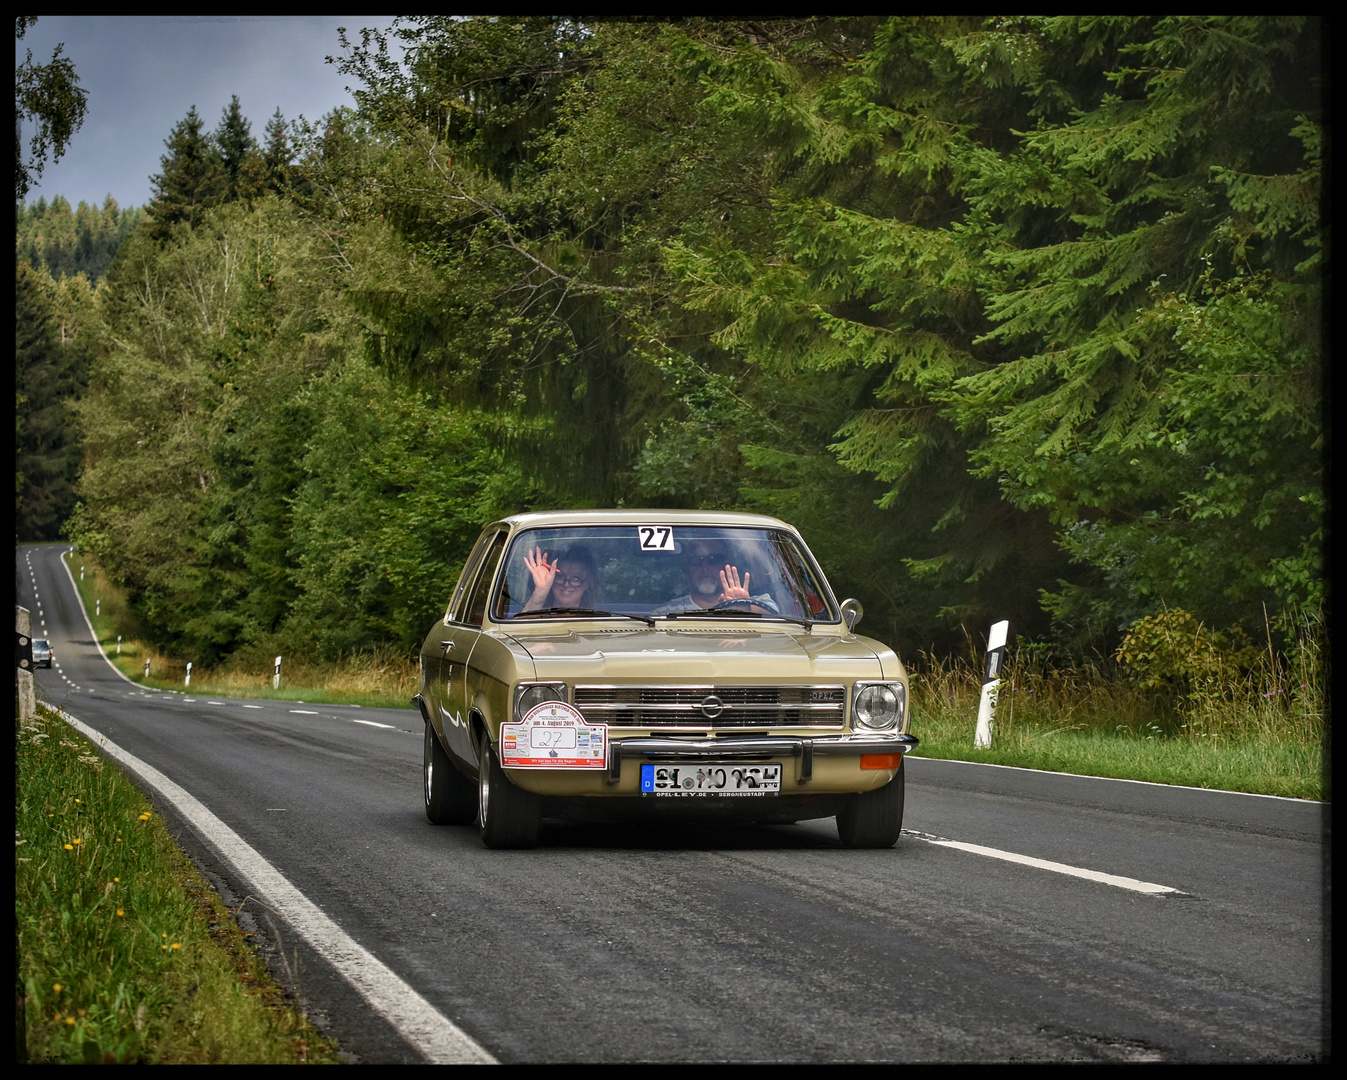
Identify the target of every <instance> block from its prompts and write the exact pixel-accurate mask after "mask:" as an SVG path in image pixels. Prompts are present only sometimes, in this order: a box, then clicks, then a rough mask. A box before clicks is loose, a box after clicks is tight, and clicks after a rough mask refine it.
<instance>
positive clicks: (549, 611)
mask: <svg viewBox="0 0 1347 1080" xmlns="http://www.w3.org/2000/svg"><path fill="white" fill-rule="evenodd" d="M534 615H593V616H595V617H599V618H611V619H619V618H621V619H637V620H639V621H640V622H643V623H645V624H646V625H647V626H654V625H655V620H654V619H652V618H651V617H650V616H649V615H635V614H633V613H632V612H630V611H600V610H599V609H598V608H585V607H545V608H535V609H534V610H532V611H517V612H515V614H514V615H512V616H511V618H512V619H527V618H530V617H531V616H534Z"/></svg>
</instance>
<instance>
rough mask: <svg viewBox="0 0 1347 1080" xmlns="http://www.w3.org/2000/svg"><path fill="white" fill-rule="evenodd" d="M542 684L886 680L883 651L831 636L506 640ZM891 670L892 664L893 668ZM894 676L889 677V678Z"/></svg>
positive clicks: (701, 629) (543, 636)
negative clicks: (530, 660)
mask: <svg viewBox="0 0 1347 1080" xmlns="http://www.w3.org/2000/svg"><path fill="white" fill-rule="evenodd" d="M510 637H511V639H512V640H513V642H514V644H515V645H516V646H518V647H520V648H522V649H524V650H525V651H526V652H527V653H528V654H529V656H531V657H532V658H533V662H534V668H535V671H536V677H537V678H538V679H541V680H551V679H556V680H564V681H568V682H573V681H576V680H582V681H594V680H602V681H607V682H667V681H674V680H687V679H698V680H700V679H705V680H708V681H714V682H723V681H737V680H742V681H745V682H754V683H760V682H765V681H773V680H789V681H792V682H794V681H799V680H807V681H811V682H820V683H836V682H843V681H848V680H851V679H877V678H883V677H884V667H885V665H884V664H883V662H882V660H881V652H882V653H884V654H887V656H888V657H890V658H892V657H893V654H892V653H890V652H889V651H888V650H887V649H886V648H885V647H884V646H882V645H880V644H879V643H878V642H874V641H871V640H870V639H868V638H863V637H858V636H856V635H853V634H847V635H839V634H837V633H836V632H832V633H828V632H818V631H817V630H816V631H815V632H813V633H810V632H806V631H804V630H798V631H797V630H794V629H793V628H792V629H786V628H782V627H780V625H779V624H775V625H773V627H772V628H771V629H763V630H757V629H745V628H742V627H735V628H728V627H714V626H696V627H692V626H686V625H682V626H678V627H640V626H637V627H630V628H628V627H621V628H618V627H614V628H604V629H602V630H567V631H564V632H559V631H558V630H556V629H550V630H548V631H544V630H542V629H541V628H540V629H539V631H537V632H529V633H522V634H521V633H517V632H515V633H511V635H510ZM893 666H895V667H896V661H895V663H894V665H893ZM896 675H897V672H896V671H895V672H891V674H890V675H889V677H890V678H892V677H896Z"/></svg>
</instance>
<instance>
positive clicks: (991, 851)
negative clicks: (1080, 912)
mask: <svg viewBox="0 0 1347 1080" xmlns="http://www.w3.org/2000/svg"><path fill="white" fill-rule="evenodd" d="M903 835H904V836H911V837H912V838H913V839H916V840H924V841H926V843H928V844H936V845H937V846H939V847H951V848H957V849H958V850H960V851H967V852H970V853H971V854H973V855H985V856H986V857H987V858H989V859H1001V860H1003V861H1005V862H1012V863H1019V864H1020V865H1021V866H1033V867H1036V868H1038V869H1039V870H1051V871H1052V872H1053V873H1054V874H1066V875H1067V876H1068V877H1078V878H1084V879H1085V880H1086V881H1098V882H1100V883H1102V884H1104V885H1113V886H1114V887H1116V888H1119V889H1130V890H1131V891H1132V892H1139V893H1147V894H1149V895H1151V896H1162V895H1164V894H1166V893H1177V894H1179V895H1183V891H1182V890H1181V889H1175V888H1171V887H1170V886H1168V885H1156V884H1154V883H1153V882H1150V881H1139V880H1137V879H1136V878H1130V877H1121V876H1120V875H1118V874H1105V873H1103V872H1102V871H1100V870H1086V869H1084V868H1083V867H1080V866H1068V865H1067V864H1066V863H1059V862H1052V861H1050V860H1048V859H1035V858H1034V857H1033V856H1032V855H1016V854H1015V853H1014V852H1013V851H1002V850H1000V848H990V847H983V846H982V845H981V844H965V843H964V842H963V841H961V840H946V839H945V838H944V837H943V836H928V835H927V834H926V833H919V832H909V831H908V830H907V829H904V830H903Z"/></svg>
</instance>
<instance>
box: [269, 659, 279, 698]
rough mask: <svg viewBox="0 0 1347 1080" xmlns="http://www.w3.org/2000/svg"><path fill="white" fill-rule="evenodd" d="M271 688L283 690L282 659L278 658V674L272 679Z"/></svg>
mask: <svg viewBox="0 0 1347 1080" xmlns="http://www.w3.org/2000/svg"><path fill="white" fill-rule="evenodd" d="M271 688H272V689H273V690H279V689H280V688H281V658H280V657H279V656H278V657H276V674H274V675H273V676H272V677H271Z"/></svg>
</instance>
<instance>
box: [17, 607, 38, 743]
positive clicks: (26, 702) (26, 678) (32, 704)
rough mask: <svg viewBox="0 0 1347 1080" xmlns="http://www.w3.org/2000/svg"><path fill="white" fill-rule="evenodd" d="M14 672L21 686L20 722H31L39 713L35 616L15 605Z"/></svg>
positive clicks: (24, 608)
mask: <svg viewBox="0 0 1347 1080" xmlns="http://www.w3.org/2000/svg"><path fill="white" fill-rule="evenodd" d="M14 671H15V679H16V680H17V681H18V686H19V720H20V722H22V721H24V720H31V719H32V718H33V715H34V714H35V713H36V712H37V691H36V690H35V689H34V687H33V616H32V614H31V613H30V612H29V611H28V609H27V608H26V607H20V606H19V605H18V604H15V605H14Z"/></svg>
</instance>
